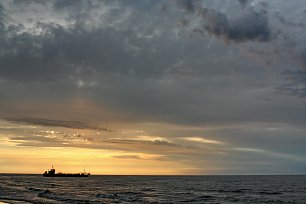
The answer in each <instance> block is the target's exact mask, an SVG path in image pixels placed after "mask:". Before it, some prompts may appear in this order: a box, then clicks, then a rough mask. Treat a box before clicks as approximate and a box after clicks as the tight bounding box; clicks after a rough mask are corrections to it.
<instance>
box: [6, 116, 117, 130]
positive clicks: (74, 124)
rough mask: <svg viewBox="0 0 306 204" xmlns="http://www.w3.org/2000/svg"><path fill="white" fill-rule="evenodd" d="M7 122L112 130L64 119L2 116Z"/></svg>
mask: <svg viewBox="0 0 306 204" xmlns="http://www.w3.org/2000/svg"><path fill="white" fill-rule="evenodd" d="M4 120H7V121H9V122H15V123H20V124H27V125H40V126H47V127H64V128H72V129H90V130H99V131H107V132H112V130H109V129H106V128H102V127H99V126H94V125H89V124H87V123H84V122H79V121H65V120H50V119H43V118H24V117H23V118H4Z"/></svg>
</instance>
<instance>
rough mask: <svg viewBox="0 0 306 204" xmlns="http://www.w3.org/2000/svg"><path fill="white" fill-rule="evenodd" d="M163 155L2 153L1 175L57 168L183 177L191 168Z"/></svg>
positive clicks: (30, 150) (21, 150) (27, 149)
mask: <svg viewBox="0 0 306 204" xmlns="http://www.w3.org/2000/svg"><path fill="white" fill-rule="evenodd" d="M161 157H162V155H157V154H144V153H137V152H135V153H131V152H129V153H126V152H122V151H112V150H98V149H86V148H73V147H69V148H63V147H57V148H46V147H43V148H42V147H39V148H37V147H36V148H35V149H33V148H31V147H11V148H6V149H4V148H1V149H0V164H1V165H0V172H3V173H35V174H40V173H42V172H43V171H45V170H47V169H48V168H50V167H51V165H54V167H55V168H56V169H57V171H62V172H81V171H83V169H84V168H85V169H86V170H87V171H90V172H91V173H92V174H106V175H114V174H115V175H141V174H146V175H158V174H182V173H183V170H184V168H187V166H185V165H183V164H181V163H179V162H174V161H166V160H162V159H161V160H159V158H161Z"/></svg>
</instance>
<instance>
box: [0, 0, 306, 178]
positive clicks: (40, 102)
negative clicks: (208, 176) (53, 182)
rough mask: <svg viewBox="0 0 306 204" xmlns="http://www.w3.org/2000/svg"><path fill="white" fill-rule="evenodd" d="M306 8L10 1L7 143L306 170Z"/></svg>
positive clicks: (206, 1)
mask: <svg viewBox="0 0 306 204" xmlns="http://www.w3.org/2000/svg"><path fill="white" fill-rule="evenodd" d="M305 9H306V3H305V2H303V1H297V0H294V1H290V2H289V1H285V0H280V1H279V0H271V1H263V0H235V1H234V0H233V1H232V0H227V1H223V0H173V1H162V0H139V1H124V0H113V1H98V0H88V1H70V0H54V1H30V0H29V1H15V0H4V1H1V2H0V99H1V100H0V114H1V118H2V120H1V121H0V122H1V124H2V125H1V128H0V131H1V132H0V135H1V137H2V138H1V141H2V144H5V146H6V147H10V148H16V147H22V148H24V147H33V148H44V147H45V148H88V149H89V148H91V149H95V150H96V149H99V150H107V151H120V154H119V153H118V155H114V156H112V157H111V158H113V159H126V160H130V159H131V160H133V159H135V160H137V161H138V160H139V161H140V160H142V159H141V158H152V160H154V161H156V160H158V161H160V162H169V161H175V162H178V164H180V165H181V166H180V167H181V168H182V171H180V173H195V174H200V173H205V172H206V173H207V172H209V173H214V172H215V173H269V172H273V173H280V172H288V171H290V172H293V173H294V172H295V173H300V172H305V168H304V167H303V165H305V161H304V160H303V159H301V158H303V157H304V156H305V155H306V152H305V150H304V148H303V147H302V145H301V144H304V143H305V141H306V138H305V137H304V135H305V132H306V130H305V128H304V124H305V121H306V114H304V113H306V109H305V102H306V101H305V100H306V99H305V95H306V94H305V87H306V82H305V64H306V63H305V52H306V50H305V49H306V48H305V46H304V44H305V43H304V42H305V40H306V38H305V35H303V33H304V30H305V28H306V25H305V23H304V19H305V17H306V13H305ZM288 144H290V145H288ZM143 154H145V155H143ZM148 155H151V156H148ZM152 155H153V156H152ZM186 165H187V166H188V167H189V168H187V169H189V170H186ZM208 166H210V167H208ZM183 169H185V170H183Z"/></svg>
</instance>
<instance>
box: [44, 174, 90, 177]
mask: <svg viewBox="0 0 306 204" xmlns="http://www.w3.org/2000/svg"><path fill="white" fill-rule="evenodd" d="M43 176H44V177H88V175H87V174H53V175H50V174H43Z"/></svg>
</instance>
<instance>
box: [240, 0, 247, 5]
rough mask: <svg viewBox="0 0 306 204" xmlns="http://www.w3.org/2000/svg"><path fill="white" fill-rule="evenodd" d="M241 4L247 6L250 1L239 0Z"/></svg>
mask: <svg viewBox="0 0 306 204" xmlns="http://www.w3.org/2000/svg"><path fill="white" fill-rule="evenodd" d="M239 3H240V4H241V5H243V6H245V5H246V4H247V3H248V0H239Z"/></svg>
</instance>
